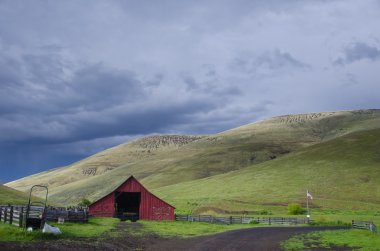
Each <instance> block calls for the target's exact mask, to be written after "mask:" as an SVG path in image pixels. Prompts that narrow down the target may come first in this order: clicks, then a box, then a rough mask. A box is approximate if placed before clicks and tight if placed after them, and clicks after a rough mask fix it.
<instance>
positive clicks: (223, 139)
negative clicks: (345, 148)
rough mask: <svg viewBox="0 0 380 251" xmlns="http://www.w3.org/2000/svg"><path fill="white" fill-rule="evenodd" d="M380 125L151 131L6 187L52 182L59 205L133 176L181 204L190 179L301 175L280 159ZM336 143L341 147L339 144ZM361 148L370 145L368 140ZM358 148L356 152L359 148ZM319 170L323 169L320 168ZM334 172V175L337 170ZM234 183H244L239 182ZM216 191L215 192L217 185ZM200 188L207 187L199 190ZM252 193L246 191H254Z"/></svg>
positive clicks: (358, 120) (340, 117) (341, 116)
mask: <svg viewBox="0 0 380 251" xmlns="http://www.w3.org/2000/svg"><path fill="white" fill-rule="evenodd" d="M376 128H380V111H379V110H360V111H343V112H330V113H312V114H301V115H288V116H280V117H274V118H272V119H268V120H264V121H260V122H256V123H252V124H249V125H245V126H242V127H239V128H235V129H232V130H229V131H226V132H222V133H219V134H215V135H208V136H178V135H177V136H153V137H147V138H143V139H139V140H136V141H133V142H130V143H127V144H122V145H119V146H116V147H114V148H111V149H108V150H106V151H103V152H100V153H98V154H96V155H94V156H91V157H89V158H87V159H84V160H82V161H79V162H77V163H74V164H72V165H70V166H68V167H62V168H58V169H54V170H51V171H47V172H43V173H40V174H36V175H32V176H29V177H26V178H23V179H20V180H17V181H14V182H10V183H8V185H9V186H11V187H13V188H16V189H19V190H22V191H25V190H27V189H28V188H29V187H30V186H31V185H32V184H39V183H42V184H45V185H49V189H50V195H51V199H54V200H57V201H59V202H61V203H74V202H76V201H79V200H80V199H81V198H83V197H86V198H90V199H97V198H100V197H101V196H103V195H105V194H106V193H108V192H110V191H111V190H112V189H113V188H115V187H116V186H117V185H119V184H120V183H122V182H123V181H124V180H125V179H126V178H127V177H128V176H129V175H132V174H133V175H134V176H135V177H137V178H138V179H140V180H141V181H142V183H143V184H144V185H146V186H147V187H148V188H150V189H154V190H155V191H158V192H159V194H160V195H162V196H164V197H167V199H168V201H169V202H172V203H173V202H176V203H179V205H184V204H186V203H185V201H191V198H192V196H190V195H189V196H187V197H186V194H188V192H189V191H188V190H186V189H185V188H186V184H191V182H205V180H208V179H210V180H214V179H218V177H224V176H223V175H226V176H230V175H231V174H236V173H240V172H247V170H254V169H255V168H258V169H260V168H261V169H262V168H264V166H265V167H267V168H269V167H271V166H272V165H275V166H276V168H278V169H279V170H281V171H283V172H285V173H284V175H285V174H292V175H296V176H295V177H294V178H295V179H303V177H300V176H299V175H300V173H293V172H292V170H293V169H291V165H287V164H286V163H288V162H283V161H286V160H287V159H288V158H293V157H294V156H298V154H301V153H303V152H304V151H310V149H313V147H314V146H315V147H316V146H317V145H321V144H322V145H323V144H330V143H331V142H335V140H339V139H341V138H342V139H343V138H344V137H345V135H351V134H352V133H355V132H357V133H360V132H369V131H371V130H373V129H376ZM337 142H340V141H337ZM336 147H337V149H339V148H340V146H339V145H337V146H336ZM363 147H364V148H366V146H365V145H364V146H363ZM369 150H371V148H370V149H369ZM353 151H354V152H353V153H355V151H357V149H353ZM318 155H319V154H317V155H316V157H318ZM292 156H293V157H292ZM307 156H309V155H307ZM305 160H306V159H305ZM311 160H312V158H311ZM313 163H314V164H315V163H319V162H318V161H315V162H313ZM313 163H309V165H308V166H309V168H311V169H314V168H317V167H318V166H314V164H313ZM261 169H260V170H261ZM263 170H264V169H263ZM265 170H267V169H265ZM268 170H269V169H268ZM276 170H277V169H276ZM315 171H316V172H317V173H320V172H322V171H323V170H322V169H321V170H320V171H318V170H317V169H315ZM276 172H277V171H276ZM263 175H264V174H263ZM331 175H334V176H335V174H334V173H332V174H331ZM335 177H336V176H335ZM240 178H242V181H241V182H242V183H241V184H242V185H243V184H245V183H244V179H243V178H244V177H240ZM221 181H222V179H221ZM187 182H190V183H187ZM236 182H237V184H238V183H240V182H239V181H238V180H236ZM222 183H223V182H222ZM222 183H221V185H222ZM201 184H202V185H204V184H207V182H206V183H201ZM223 184H224V183H223ZM268 184H270V183H268ZM181 185H184V187H181ZM300 185H302V187H295V189H296V191H298V192H300V191H303V189H304V188H305V184H300ZM165 186H167V187H168V188H173V189H177V188H178V191H181V189H184V190H183V191H186V192H184V196H183V198H186V199H184V200H181V197H182V195H181V194H176V196H174V195H173V194H172V193H171V192H169V190H165V189H166V188H165ZM206 187H207V185H206ZM274 187H276V186H274ZM213 189H214V190H213V191H215V193H218V192H217V191H219V190H217V189H216V187H213ZM247 189H248V188H247ZM249 189H250V188H249ZM252 189H254V188H253V187H252ZM268 189H269V188H268ZM271 189H272V188H271ZM273 189H274V188H273ZM278 189H280V188H278ZM281 189H282V188H281ZM202 191H208V190H207V189H206V188H205V189H203V188H202ZM239 191H241V190H240V188H236V193H240V192H239ZM249 191H251V190H249ZM249 191H245V192H241V194H243V193H244V194H246V193H247V194H249V193H248V192H249ZM252 191H253V190H252ZM252 191H251V192H252ZM255 191H256V190H255ZM268 191H271V190H268ZM221 194H223V193H221ZM232 194H234V193H231V195H232ZM264 194H265V193H264ZM201 195H202V193H199V196H201ZM234 196H236V194H235V195H234ZM297 196H298V195H297ZM297 196H295V197H294V196H293V195H291V198H294V199H297V198H298V197H297ZM196 197H197V195H194V198H196ZM250 198H251V197H250ZM203 199H204V198H203V197H202V200H203ZM284 199H286V197H284ZM207 200H208V199H207ZM207 200H206V201H207ZM210 201H212V200H210ZM216 201H217V200H216ZM244 203H245V202H244ZM244 203H243V204H244ZM249 203H251V202H249ZM268 203H270V202H268ZM201 204H202V203H201ZM206 204H207V203H206Z"/></svg>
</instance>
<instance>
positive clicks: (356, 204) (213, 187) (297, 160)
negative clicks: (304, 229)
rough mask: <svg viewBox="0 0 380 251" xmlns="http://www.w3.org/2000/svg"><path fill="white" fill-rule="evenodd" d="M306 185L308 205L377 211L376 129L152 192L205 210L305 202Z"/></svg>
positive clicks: (379, 156)
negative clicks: (308, 198) (310, 202)
mask: <svg viewBox="0 0 380 251" xmlns="http://www.w3.org/2000/svg"><path fill="white" fill-rule="evenodd" d="M307 189H309V190H310V191H312V193H313V196H314V200H313V203H312V206H313V207H317V208H319V207H321V208H330V209H346V210H369V211H371V210H372V211H376V210H377V211H378V210H379V208H380V129H373V130H367V131H360V132H354V133H351V134H348V135H345V136H343V137H339V138H336V139H333V140H331V141H327V142H323V143H319V144H316V145H313V146H310V147H306V148H304V149H302V150H300V151H298V152H296V153H292V154H289V155H287V156H284V157H282V158H281V159H276V160H273V161H270V162H269V161H268V162H264V163H261V164H258V165H251V166H249V167H247V168H244V169H241V170H238V171H233V172H229V173H225V174H220V175H216V176H212V177H208V178H204V179H199V180H194V181H190V182H183V183H179V184H176V185H171V186H166V187H162V188H158V189H156V190H155V192H156V193H157V194H158V195H161V196H163V197H164V198H165V199H167V200H168V201H171V202H172V203H174V204H175V205H177V206H178V207H180V208H185V209H197V211H198V212H204V211H208V210H216V211H218V209H222V208H223V209H224V210H230V211H234V210H240V211H243V210H247V211H250V210H257V208H258V207H257V205H266V206H281V205H282V206H286V205H287V204H288V203H290V202H298V203H302V204H304V203H305V193H306V190H307ZM189 201H191V202H192V204H189V203H188V202H189Z"/></svg>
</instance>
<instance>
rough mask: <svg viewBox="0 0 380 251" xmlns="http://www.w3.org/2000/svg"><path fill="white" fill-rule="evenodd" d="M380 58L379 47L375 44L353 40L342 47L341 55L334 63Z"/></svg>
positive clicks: (341, 63)
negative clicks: (353, 41) (342, 52)
mask: <svg viewBox="0 0 380 251" xmlns="http://www.w3.org/2000/svg"><path fill="white" fill-rule="evenodd" d="M379 58H380V49H378V48H377V47H376V46H371V45H368V44H366V43H364V42H355V43H352V44H351V45H350V46H348V47H346V48H345V49H344V55H343V57H339V58H338V59H336V60H335V61H334V64H337V65H345V64H351V63H354V62H356V61H360V60H363V59H367V60H371V61H375V60H377V59H379Z"/></svg>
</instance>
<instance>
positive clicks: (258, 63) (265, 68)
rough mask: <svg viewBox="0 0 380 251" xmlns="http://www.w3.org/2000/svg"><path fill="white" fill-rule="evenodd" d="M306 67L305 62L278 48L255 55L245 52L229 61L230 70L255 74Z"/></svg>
mask: <svg viewBox="0 0 380 251" xmlns="http://www.w3.org/2000/svg"><path fill="white" fill-rule="evenodd" d="M307 68H309V66H308V65H307V64H305V63H302V62H301V61H299V60H297V59H295V58H294V57H293V56H292V55H291V54H290V53H288V52H281V51H280V50H273V51H269V52H264V53H262V54H260V55H257V56H255V55H252V53H247V54H245V55H242V56H240V57H237V58H235V59H234V60H233V62H232V63H231V69H232V70H236V71H240V72H245V73H248V74H257V75H268V74H273V73H276V72H280V71H284V70H285V71H290V70H297V69H301V70H303V69H307Z"/></svg>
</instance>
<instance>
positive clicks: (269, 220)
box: [176, 215, 312, 225]
mask: <svg viewBox="0 0 380 251" xmlns="http://www.w3.org/2000/svg"><path fill="white" fill-rule="evenodd" d="M176 220H177V221H191V222H208V223H221V224H249V223H261V224H269V225H272V224H273V225H290V224H294V225H295V224H307V223H310V222H312V221H311V220H309V219H307V218H303V219H298V218H286V217H244V216H227V217H214V216H212V215H176Z"/></svg>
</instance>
